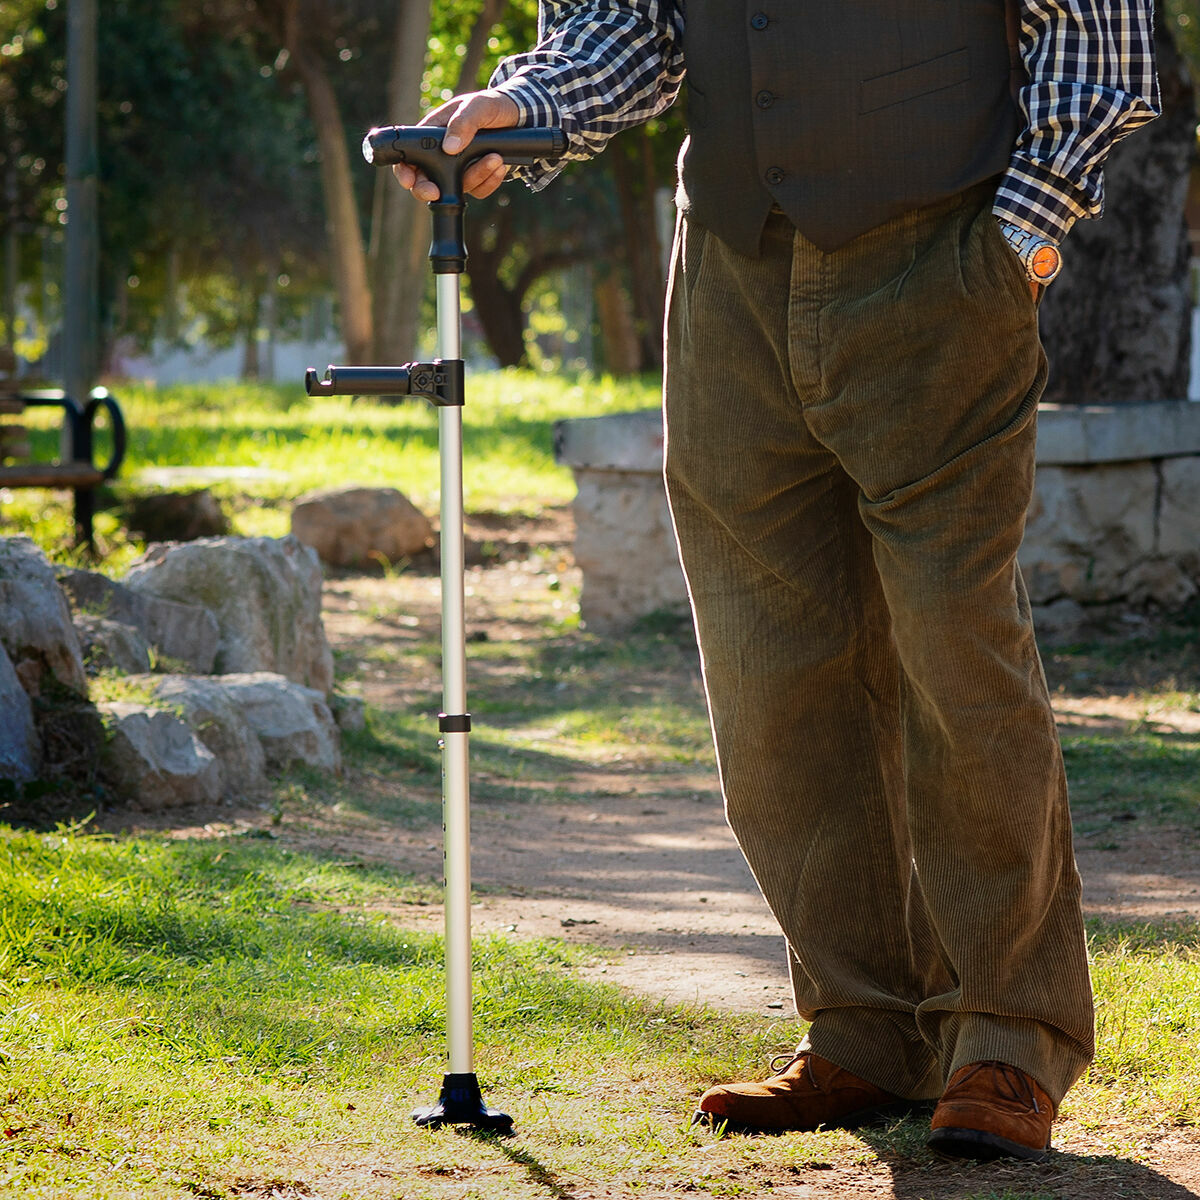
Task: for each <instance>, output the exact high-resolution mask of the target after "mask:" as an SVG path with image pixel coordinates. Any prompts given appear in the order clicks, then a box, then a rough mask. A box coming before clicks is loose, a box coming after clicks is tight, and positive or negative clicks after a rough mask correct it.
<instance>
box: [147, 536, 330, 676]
mask: <svg viewBox="0 0 1200 1200" xmlns="http://www.w3.org/2000/svg"><path fill="white" fill-rule="evenodd" d="M125 582H126V583H127V584H128V585H129V586H130V587H131V588H133V589H134V590H135V591H138V592H141V593H143V594H144V595H152V596H159V597H162V598H165V599H168V600H177V601H181V602H185V603H192V604H202V605H204V606H205V607H206V608H208V609H209V610H210V611H211V612H212V613H213V615H214V616H215V617H216V620H217V627H218V641H217V652H216V656H215V661H214V664H213V669H214V670H215V671H216V672H217V673H218V674H222V675H227V674H235V673H244V672H255V671H268V672H273V673H278V674H280V675H286V676H287V677H288V678H289V679H291V680H293V681H294V682H296V683H300V684H304V685H305V686H306V687H312V688H315V689H316V690H317V691H319V692H322V693H326V692H328V691H329V689H330V688H331V687H332V686H333V654H332V653H331V651H330V649H329V643H328V642H327V641H326V640H325V629H324V626H323V625H322V623H321V567H320V563H319V562H318V560H317V555H316V553H315V551H313V550H312V549H311V548H310V547H308V546H305V545H304V544H303V543H301V542H300V541H299V540H298V539H296V538H295V537H291V536H289V537H285V538H280V539H275V538H265V537H262V538H236V537H229V538H211V539H204V540H201V541H196V542H188V543H185V544H182V545H169V546H168V545H163V546H153V547H151V549H150V550H148V551H147V552H146V554H144V555H143V556H142V558H140V559H139V560H138V561H137V562H136V563H135V564H134V565H133V567H131V568H130V570H129V573H128V574H127V576H126V578H125Z"/></svg>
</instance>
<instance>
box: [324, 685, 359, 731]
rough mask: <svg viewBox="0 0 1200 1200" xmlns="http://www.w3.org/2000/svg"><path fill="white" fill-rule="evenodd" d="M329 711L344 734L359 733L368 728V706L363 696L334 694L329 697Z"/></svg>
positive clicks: (342, 693)
mask: <svg viewBox="0 0 1200 1200" xmlns="http://www.w3.org/2000/svg"><path fill="white" fill-rule="evenodd" d="M329 711H330V712H331V713H333V719H334V720H335V721H336V722H337V727H338V728H339V729H340V730H341V731H342V732H343V733H358V732H359V730H362V729H366V727H367V704H366V701H365V700H363V698H362V697H361V696H347V695H346V693H345V692H333V693H331V694H330V697H329Z"/></svg>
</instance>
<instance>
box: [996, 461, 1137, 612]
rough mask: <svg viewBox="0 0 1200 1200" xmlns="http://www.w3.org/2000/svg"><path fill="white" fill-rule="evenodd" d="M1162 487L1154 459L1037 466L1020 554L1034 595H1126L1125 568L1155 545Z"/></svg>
mask: <svg viewBox="0 0 1200 1200" xmlns="http://www.w3.org/2000/svg"><path fill="white" fill-rule="evenodd" d="M1157 493H1158V477H1157V474H1156V472H1155V469H1154V465H1153V464H1152V463H1149V462H1132V463H1111V464H1108V465H1103V466H1100V465H1096V466H1088V467H1057V466H1053V467H1039V468H1038V472H1037V486H1036V490H1035V492H1034V498H1033V503H1032V505H1031V506H1030V509H1029V517H1028V520H1027V522H1026V526H1025V540H1024V542H1023V544H1022V546H1021V551H1020V555H1019V557H1020V562H1021V569H1022V571H1023V572H1024V575H1025V580H1026V583H1027V585H1028V587H1029V597H1030V600H1031V601H1032V602H1033V603H1034V604H1046V603H1049V602H1050V601H1052V600H1057V599H1059V598H1061V597H1063V596H1070V597H1071V598H1072V599H1074V600H1076V601H1079V602H1080V603H1082V604H1096V603H1103V602H1105V601H1110V600H1116V599H1119V598H1121V597H1122V596H1123V595H1124V594H1125V589H1124V577H1125V575H1126V573H1127V572H1128V571H1129V570H1130V569H1131V568H1132V567H1134V566H1135V565H1136V564H1138V563H1140V562H1142V561H1143V560H1145V559H1147V558H1150V557H1152V556H1153V555H1154V554H1155V553H1156V548H1155V528H1154V524H1155V523H1154V510H1155V499H1156V496H1157Z"/></svg>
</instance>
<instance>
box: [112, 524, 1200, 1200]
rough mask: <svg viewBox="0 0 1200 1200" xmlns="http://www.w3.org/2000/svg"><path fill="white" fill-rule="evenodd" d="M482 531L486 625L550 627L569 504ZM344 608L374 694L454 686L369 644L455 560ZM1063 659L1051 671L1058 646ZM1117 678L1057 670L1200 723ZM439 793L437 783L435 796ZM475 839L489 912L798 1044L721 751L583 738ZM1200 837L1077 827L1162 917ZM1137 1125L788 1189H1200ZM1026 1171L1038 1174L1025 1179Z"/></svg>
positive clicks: (1193, 894)
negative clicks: (714, 758)
mask: <svg viewBox="0 0 1200 1200" xmlns="http://www.w3.org/2000/svg"><path fill="white" fill-rule="evenodd" d="M468 532H469V534H470V535H471V538H472V540H473V541H474V542H475V543H476V544H485V543H486V544H488V545H489V549H490V551H491V552H492V557H490V558H489V559H488V560H487V561H486V562H485V563H483V564H480V565H475V566H472V567H470V568H469V571H468V580H467V584H468V612H469V617H468V621H469V633H471V634H473V635H474V636H475V637H476V638H478V639H479V640H483V633H486V637H487V640H490V641H491V642H506V641H522V640H534V639H537V638H539V637H545V636H546V632H545V631H546V628H547V625H546V621H547V618H548V616H553V615H554V614H555V613H558V614H559V615H561V611H562V608H563V605H564V604H566V605H569V602H570V597H572V596H574V595H575V594H577V588H578V585H579V579H578V576H577V574H576V571H575V568H574V566H573V564H572V561H571V555H570V545H571V538H572V533H573V528H572V523H571V519H570V515H569V512H567V511H563V510H559V511H551V512H549V513H547V514H546V515H545V516H544V517H543V518H541V519H538V520H527V521H519V522H518V521H510V520H506V519H503V518H492V519H488V518H480V517H477V518H474V519H473V520H472V522H471V525H470V527H469V530H468ZM326 626H327V630H328V633H329V636H330V640H331V642H332V643H333V645H334V648H335V651H337V652H339V654H340V655H341V656H342V657H343V659H344V661H349V662H356V663H359V664H363V663H366V662H369V661H374V662H375V664H376V665H374V666H372V667H371V668H370V669H366V670H361V671H359V672H358V674H357V678H359V679H360V680H361V683H362V689H363V695H364V696H365V698H366V699H367V700H368V702H369V703H371V704H373V705H377V706H379V707H380V708H382V709H383V710H385V711H386V710H391V709H403V708H405V707H407V706H408V705H410V704H411V703H412V702H413V700H414V699H415V698H416V697H418V696H422V695H425V694H427V693H428V692H429V691H430V690H431V688H432V687H436V676H434V675H432V674H431V672H433V671H435V670H436V664H434V665H432V666H431V665H430V663H429V661H428V656H424V657H421V656H416V655H405V654H403V653H400V654H398V655H392V656H387V655H379V654H376V655H375V656H374V660H372V654H371V650H372V648H378V647H381V646H390V647H393V648H397V647H398V648H400V649H402V648H403V646H404V645H405V644H406V643H411V644H413V645H415V644H417V643H419V642H426V643H428V642H430V641H434V640H436V639H437V637H438V636H439V633H438V629H439V599H438V581H437V578H436V575H435V574H434V569H433V567H432V566H431V565H430V564H425V565H421V564H417V565H416V566H415V567H414V569H412V570H410V571H406V572H402V573H400V574H399V575H397V576H394V577H391V578H382V577H379V576H364V575H357V576H356V575H349V574H347V575H344V576H341V577H337V578H333V579H331V580H330V581H329V582H328V584H327V588H326ZM499 669H500V668H496V667H493V666H491V665H489V664H488V663H487V662H484V663H481V664H479V665H478V666H476V665H475V664H472V667H471V671H472V672H474V673H475V679H474V680H473V683H472V687H473V689H474V690H476V691H478V690H480V689H484V688H486V687H487V686H488V680H489V674H490V673H492V672H494V671H496V670H499ZM631 669H633V668H631ZM640 669H642V670H645V667H641V668H640ZM656 669H661V670H662V671H666V672H674V673H675V674H676V675H677V676H678V678H677V679H676V681H675V683H676V685H677V688H678V690H679V693H680V694H683V695H690V696H691V697H692V698H693V699H694V702H695V704H696V705H697V706H701V705H702V703H703V699H702V693H701V688H700V682H699V670H698V664H697V663H696V662H695V660H694V657H693V658H690V659H689V658H688V657H687V656H686V655H682V656H680V659H679V662H675V661H674V660H672V661H670V662H667V663H666V664H663V665H661V666H658V665H656ZM1048 670H1049V671H1050V674H1051V682H1052V685H1053V683H1054V678H1053V675H1054V671H1053V665H1052V663H1051V662H1050V661H1048ZM1110 682H1115V683H1116V684H1117V685H1118V686H1114V687H1112V688H1111V689H1110V690H1107V691H1105V689H1104V688H1101V692H1102V693H1103V694H1097V691H1096V688H1095V687H1094V686H1093V687H1091V688H1090V689H1089V690H1088V691H1086V692H1081V691H1078V690H1071V689H1069V688H1064V687H1059V688H1058V689H1057V695H1056V700H1055V709H1056V713H1057V715H1058V719H1059V723H1060V727H1061V728H1062V730H1063V731H1064V732H1079V731H1092V732H1097V733H1102V732H1104V731H1106V730H1121V729H1126V728H1128V727H1130V726H1132V725H1135V724H1140V725H1141V726H1142V727H1146V725H1147V723H1149V725H1150V727H1153V728H1161V729H1163V730H1165V731H1170V730H1176V731H1179V732H1181V733H1192V734H1194V733H1195V732H1196V731H1198V730H1200V713H1197V712H1193V711H1190V710H1188V709H1186V708H1172V707H1169V706H1167V705H1162V706H1160V707H1158V708H1157V709H1153V710H1152V711H1149V712H1148V711H1147V702H1146V698H1145V694H1144V693H1140V692H1139V691H1138V690H1137V689H1135V688H1133V687H1128V688H1124V689H1123V688H1122V687H1120V686H1119V680H1117V681H1110ZM360 782H361V785H362V787H363V788H364V789H365V790H366V791H368V792H369V791H371V790H375V789H378V788H379V787H380V786H386V785H385V784H382V783H381V781H380V780H378V779H371V778H366V777H364V778H363V779H362V780H360ZM425 786H426V790H428V785H425ZM433 787H434V788H436V783H434V784H433ZM424 798H425V799H427V800H429V801H430V802H431V803H434V802H436V796H435V795H432V794H430V795H426V796H425V797H424ZM531 799H532V800H536V803H531V802H530V801H531ZM198 815H199V820H198V822H197V823H196V824H195V825H190V824H189V827H188V828H187V829H178V826H176V828H177V829H178V831H179V832H180V833H185V834H186V833H191V834H195V833H199V832H202V830H204V829H205V828H207V829H208V830H209V831H216V830H218V829H228V828H229V827H230V826H231V825H233V826H238V825H248V824H255V825H257V824H264V823H265V822H266V820H267V818H266V817H265V815H264V814H263V813H262V812H258V811H254V812H245V813H229V812H228V810H226V811H223V812H220V813H205V814H198ZM148 821H149V819H148V818H146V819H142V820H140V821H139V824H142V825H143V826H144V825H145V824H147V822H148ZM126 827H128V826H126ZM279 836H280V838H281V840H283V841H285V842H290V843H291V844H293V845H296V846H298V847H299V846H313V847H316V846H319V847H320V848H321V849H322V850H323V851H326V852H329V851H332V852H333V853H334V854H336V855H337V856H339V857H342V856H344V857H346V858H347V859H354V860H364V861H371V862H381V863H387V864H390V865H393V866H395V867H396V868H397V869H398V870H399V871H402V872H405V873H408V874H411V875H413V876H415V877H416V878H417V879H418V880H427V881H429V882H430V883H435V882H436V881H437V880H438V879H439V878H440V873H441V846H440V831H439V830H438V828H437V826H436V824H432V823H430V824H418V825H417V826H416V827H412V826H406V827H397V826H396V825H395V824H394V823H390V822H387V821H384V820H376V821H371V820H369V819H362V818H361V816H360V817H357V818H356V819H355V820H353V821H341V820H339V819H338V818H337V816H336V815H335V814H330V813H325V814H320V813H318V814H305V817H304V819H303V820H302V821H291V820H285V821H284V823H283V825H282V827H281V829H280V830H279ZM472 848H473V880H474V886H475V888H476V890H477V892H478V893H479V899H478V903H477V905H476V907H475V909H474V923H475V928H476V930H477V931H484V932H487V931H499V932H503V933H505V934H507V935H509V936H515V937H554V938H561V939H563V940H565V941H568V942H576V943H581V944H587V945H590V946H599V947H604V948H607V950H608V951H609V953H607V954H604V955H600V956H597V957H596V958H595V960H594V962H593V965H591V966H586V967H582V968H580V973H581V975H583V976H585V977H588V976H592V977H595V978H604V979H605V980H606V981H609V982H614V983H617V984H619V985H621V986H623V987H626V988H629V989H631V990H633V991H636V992H641V993H645V994H647V995H650V996H653V997H655V998H658V999H663V1000H666V1001H672V1002H674V1001H692V1002H699V1003H704V1004H708V1005H713V1006H715V1007H717V1008H726V1009H736V1010H744V1011H753V1012H757V1013H761V1014H762V1015H763V1016H764V1017H766V1018H768V1019H777V1020H778V1021H779V1041H780V1046H781V1048H783V1047H787V1046H788V1045H790V1044H792V1043H794V1040H795V1030H794V1023H795V1022H794V1018H795V1011H794V1008H793V1005H792V1001H791V996H790V992H789V988H788V982H787V976H786V972H785V970H784V965H783V953H782V943H781V938H780V934H779V932H778V929H777V927H776V926H775V924H774V922H773V920H772V918H771V916H770V914H769V912H768V911H767V909H766V906H765V904H764V903H763V901H762V899H761V897H760V896H759V895H758V892H757V890H756V888H755V886H754V883H753V880H752V878H751V876H750V873H749V871H748V870H747V868H746V865H745V863H744V862H743V860H742V858H741V855H740V853H739V851H738V848H737V846H736V844H735V842H734V839H733V837H732V835H731V834H730V832H729V830H728V827H727V826H726V824H725V822H724V819H723V815H722V810H721V802H720V795H719V791H718V788H717V783H716V779H715V773H714V772H713V771H712V770H711V769H709V768H707V767H705V768H703V769H695V770H682V771H681V770H680V768H679V766H678V764H666V763H658V762H655V761H653V760H652V759H648V758H645V757H637V758H636V759H633V760H631V759H629V758H627V757H623V756H621V755H613V756H609V757H608V758H605V757H604V756H603V755H593V756H592V757H590V758H576V759H575V761H574V765H573V766H572V768H571V770H570V771H569V773H566V774H564V775H562V776H561V777H560V778H558V779H556V781H555V783H554V786H553V787H552V788H549V787H546V786H545V784H544V782H542V783H537V782H531V783H530V785H529V794H528V795H523V796H514V797H513V798H512V799H510V800H504V799H495V798H491V799H489V800H488V801H487V802H486V803H483V804H476V805H475V806H474V808H473V813H472ZM1198 851H1200V837H1198V836H1197V833H1196V831H1195V829H1182V828H1179V827H1175V826H1169V825H1156V824H1152V823H1149V822H1141V821H1139V822H1137V823H1136V825H1129V826H1124V827H1122V828H1121V830H1120V836H1119V840H1113V839H1112V838H1111V837H1108V836H1106V837H1105V838H1100V837H1097V836H1093V835H1083V836H1079V837H1077V857H1078V861H1079V866H1080V870H1081V873H1082V876H1083V881H1084V901H1085V906H1086V909H1087V912H1088V913H1089V914H1094V915H1100V916H1104V917H1108V918H1119V919H1123V920H1134V919H1144V920H1146V921H1153V922H1172V921H1178V920H1196V919H1200V853H1198ZM394 915H395V917H396V919H397V920H400V921H403V922H406V923H411V924H412V925H413V926H416V927H420V928H427V929H430V930H440V928H441V919H442V917H441V911H440V906H439V905H438V904H436V903H429V904H426V905H405V906H402V907H398V908H397V909H396V910H395V912H394ZM1127 1135H1128V1131H1124V1132H1123V1133H1122V1134H1121V1136H1120V1137H1119V1138H1117V1137H1116V1135H1115V1134H1114V1129H1106V1130H1099V1131H1097V1130H1088V1129H1085V1128H1083V1127H1082V1126H1081V1125H1079V1124H1078V1123H1076V1122H1072V1121H1070V1120H1069V1119H1068V1120H1066V1121H1064V1122H1062V1123H1060V1125H1059V1126H1057V1127H1056V1143H1057V1144H1058V1145H1059V1147H1060V1149H1063V1150H1065V1151H1066V1152H1065V1153H1059V1154H1057V1155H1055V1156H1053V1157H1052V1159H1051V1160H1050V1161H1049V1162H1048V1163H1047V1164H1045V1165H1043V1166H1040V1167H1037V1168H1034V1169H1032V1171H1031V1168H1029V1167H1027V1166H1026V1167H1003V1166H992V1167H990V1168H987V1169H986V1170H984V1169H981V1168H970V1169H964V1168H961V1167H955V1166H950V1165H946V1166H944V1167H942V1166H937V1167H933V1168H927V1169H924V1168H923V1169H921V1170H920V1171H910V1170H908V1169H906V1168H898V1167H897V1168H893V1167H892V1166H889V1164H888V1163H887V1162H886V1161H882V1160H881V1161H879V1162H876V1163H874V1164H869V1165H866V1166H860V1165H853V1166H844V1165H839V1164H830V1165H828V1167H827V1169H823V1170H815V1169H814V1170H813V1171H809V1172H806V1178H804V1179H803V1181H797V1182H796V1184H795V1185H794V1186H780V1185H779V1184H776V1185H775V1186H774V1187H773V1190H771V1191H770V1193H769V1194H770V1195H772V1196H775V1197H783V1196H787V1197H795V1198H799V1197H844V1198H848V1200H850V1198H858V1197H861V1198H868V1197H869V1198H872V1200H874V1198H885V1197H886V1198H894V1200H939V1198H943V1200H944V1198H949V1197H960V1196H968V1195H969V1196H972V1197H976V1196H978V1197H994V1198H995V1200H1003V1198H1004V1197H1010V1196H1011V1197H1012V1198H1013V1200H1025V1198H1026V1197H1028V1198H1029V1200H1045V1198H1046V1197H1052V1196H1053V1197H1059V1196H1061V1197H1070V1198H1071V1200H1109V1198H1115V1197H1137V1198H1139V1200H1143V1198H1144V1200H1157V1198H1159V1197H1162V1198H1164V1200H1167V1198H1174V1197H1188V1196H1200V1135H1198V1134H1197V1133H1196V1131H1188V1130H1179V1129H1159V1130H1152V1131H1145V1132H1144V1133H1142V1134H1136V1132H1135V1134H1134V1135H1133V1136H1134V1140H1135V1142H1136V1144H1137V1153H1136V1161H1133V1160H1132V1159H1124V1158H1118V1157H1115V1156H1110V1155H1111V1154H1112V1151H1111V1150H1110V1149H1108V1147H1111V1146H1112V1145H1113V1144H1114V1138H1115V1139H1116V1140H1118V1141H1120V1140H1125V1139H1126V1137H1127ZM1097 1156H1098V1157H1097ZM1017 1187H1019V1188H1021V1189H1023V1190H1021V1191H1020V1192H1019V1193H1018V1192H1015V1191H1012V1190H1011V1189H1013V1188H1017ZM1006 1188H1007V1189H1010V1190H1008V1191H1006V1190H1005V1189H1006ZM555 1194H556V1195H559V1194H561V1195H564V1196H567V1195H569V1196H570V1197H574V1198H575V1200H584V1198H585V1197H601V1196H607V1195H610V1194H611V1195H615V1194H616V1193H608V1192H604V1191H596V1190H589V1189H588V1187H587V1186H586V1185H582V1186H580V1187H578V1188H574V1187H573V1188H572V1190H570V1191H569V1192H568V1191H560V1192H556V1193H555ZM649 1194H650V1193H646V1192H642V1191H639V1193H638V1195H639V1196H643V1195H645V1196H648V1195H649ZM730 1194H732V1193H730Z"/></svg>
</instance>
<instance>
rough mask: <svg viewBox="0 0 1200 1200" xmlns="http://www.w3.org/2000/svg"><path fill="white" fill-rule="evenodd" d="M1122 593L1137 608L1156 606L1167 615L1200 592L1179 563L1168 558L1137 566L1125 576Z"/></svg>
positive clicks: (1150, 560) (1149, 561)
mask: <svg viewBox="0 0 1200 1200" xmlns="http://www.w3.org/2000/svg"><path fill="white" fill-rule="evenodd" d="M1122 590H1123V591H1124V593H1125V598H1126V599H1127V600H1129V602H1130V603H1131V604H1135V605H1137V606H1138V607H1141V606H1142V605H1145V604H1156V605H1158V606H1159V607H1160V608H1163V609H1166V611H1167V612H1175V611H1177V610H1178V609H1181V608H1183V607H1184V606H1185V605H1186V604H1187V603H1188V601H1189V600H1191V599H1192V598H1193V597H1194V596H1195V595H1196V592H1197V591H1198V590H1200V589H1198V588H1197V586H1196V581H1195V580H1194V579H1193V578H1192V577H1191V576H1190V575H1189V574H1188V573H1187V572H1186V571H1184V570H1183V568H1182V567H1180V566H1179V564H1178V563H1175V562H1172V561H1171V560H1170V559H1167V558H1153V559H1149V560H1147V561H1146V562H1142V563H1138V565H1137V566H1136V567H1134V568H1133V570H1132V571H1130V572H1129V573H1128V574H1127V575H1126V576H1125V579H1124V585H1123V589H1122Z"/></svg>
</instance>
